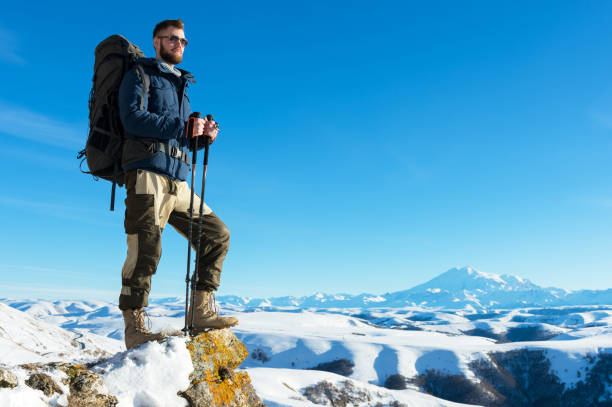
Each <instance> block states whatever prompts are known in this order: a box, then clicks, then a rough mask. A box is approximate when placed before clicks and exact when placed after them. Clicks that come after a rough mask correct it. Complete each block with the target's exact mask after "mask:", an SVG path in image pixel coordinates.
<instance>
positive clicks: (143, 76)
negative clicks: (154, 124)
mask: <svg viewBox="0 0 612 407" xmlns="http://www.w3.org/2000/svg"><path fill="white" fill-rule="evenodd" d="M136 72H137V73H138V76H140V79H141V80H142V84H143V86H142V97H141V98H140V110H144V101H145V98H146V97H148V95H149V88H150V87H151V78H150V77H149V75H147V73H146V72H145V70H144V68H143V67H142V64H136Z"/></svg>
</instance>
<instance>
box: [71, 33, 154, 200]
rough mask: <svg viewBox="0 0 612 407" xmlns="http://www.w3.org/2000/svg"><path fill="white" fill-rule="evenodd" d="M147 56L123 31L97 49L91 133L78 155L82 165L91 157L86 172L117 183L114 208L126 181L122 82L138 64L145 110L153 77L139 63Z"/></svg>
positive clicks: (113, 187) (90, 103)
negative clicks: (120, 103) (122, 165)
mask: <svg viewBox="0 0 612 407" xmlns="http://www.w3.org/2000/svg"><path fill="white" fill-rule="evenodd" d="M143 58H145V55H144V53H143V52H142V51H141V50H140V48H138V47H137V46H136V45H134V44H132V43H131V42H130V41H128V40H127V39H125V38H124V37H122V36H121V35H112V36H110V37H108V38H107V39H105V40H104V41H102V42H101V43H99V44H98V46H97V47H96V51H95V61H94V76H93V86H92V87H91V92H90V94H89V135H88V137H87V143H86V144H85V148H84V149H83V150H81V151H79V153H78V155H77V158H78V159H81V165H82V164H83V161H84V160H85V159H87V166H88V167H89V171H83V169H81V171H82V172H84V173H86V174H91V175H93V176H94V178H96V179H98V178H102V179H105V180H108V181H111V182H112V183H113V186H112V190H111V205H110V210H111V211H112V210H114V208H115V188H116V185H117V184H118V185H119V186H122V185H123V183H124V179H123V178H124V174H123V170H122V168H121V153H122V150H123V141H124V138H125V135H124V132H123V126H122V125H121V120H120V118H119V103H118V97H119V86H120V85H121V80H122V79H123V76H124V75H125V74H126V73H127V72H128V71H129V70H130V69H132V68H136V70H137V71H136V72H137V73H138V75H139V76H140V78H141V80H142V82H143V84H144V86H143V88H142V99H141V102H140V110H144V101H145V97H147V94H148V92H149V87H150V78H149V76H148V75H147V74H146V73H145V71H144V69H143V67H142V65H141V64H140V63H139V61H140V60H141V59H143Z"/></svg>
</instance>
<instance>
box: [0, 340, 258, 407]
mask: <svg viewBox="0 0 612 407" xmlns="http://www.w3.org/2000/svg"><path fill="white" fill-rule="evenodd" d="M153 345H155V346H153ZM158 345H160V344H146V345H143V346H142V347H140V348H139V347H137V348H134V349H132V350H129V351H127V352H122V353H118V354H117V355H115V357H113V358H111V359H109V360H104V361H99V362H94V363H90V364H88V365H87V366H85V365H80V364H76V363H65V362H54V363H46V364H43V363H31V364H25V365H20V366H15V367H13V368H8V369H1V368H0V388H2V387H3V388H9V389H11V388H13V389H15V391H24V390H25V391H30V392H36V393H37V394H38V395H37V396H35V398H36V399H37V400H41V401H43V402H45V403H47V404H48V405H50V406H51V405H53V406H56V405H66V404H65V403H66V400H67V403H68V404H67V407H115V406H116V405H117V404H118V403H119V401H121V403H122V405H123V404H125V405H128V404H129V403H131V401H130V399H128V398H126V395H125V394H122V393H121V390H120V389H119V390H118V388H117V386H116V382H113V379H110V378H109V370H112V369H118V368H119V366H121V367H122V368H125V366H128V365H130V364H133V366H138V365H141V366H142V361H141V360H140V358H142V357H146V355H149V356H156V355H157V353H156V352H158V351H160V350H161V351H165V352H168V353H166V354H165V355H166V356H170V357H171V360H172V361H177V360H178V359H179V358H181V357H182V358H183V359H182V360H183V362H182V364H181V363H179V364H178V365H177V366H181V367H182V369H183V370H182V371H181V372H182V374H184V378H185V380H184V382H183V384H181V385H180V386H185V387H187V388H186V389H184V388H183V389H184V390H183V389H181V387H180V386H179V387H175V388H174V389H175V390H172V391H171V393H170V394H171V395H172V397H174V398H175V401H171V402H170V404H171V405H172V406H175V405H176V406H183V405H184V404H187V405H188V406H189V407H265V405H264V403H263V402H262V401H261V399H260V398H259V397H258V396H257V394H256V392H255V389H254V388H253V385H252V384H251V379H250V378H249V375H248V374H247V372H246V371H241V370H238V369H237V368H238V367H239V366H240V364H242V362H243V361H244V360H245V359H246V357H247V355H248V352H247V350H246V347H245V346H244V344H242V342H240V341H239V340H238V338H237V337H236V336H235V335H234V334H233V333H232V332H231V331H230V330H229V329H222V330H213V331H209V332H206V333H203V334H201V335H199V336H196V337H193V338H189V339H186V340H185V339H178V338H171V339H168V340H166V341H164V342H162V343H161V345H162V346H158ZM165 345H167V346H166V347H165ZM147 346H148V348H146V347H147ZM176 346H178V347H180V349H182V356H179V354H180V353H181V352H179V353H172V352H171V351H168V349H171V348H173V347H174V348H176ZM183 346H186V348H187V350H185V349H184V348H183ZM189 355H190V356H191V362H192V363H191V365H190V364H189ZM192 366H193V371H192V370H191V367H192ZM149 368H152V367H149ZM155 368H160V366H157V365H156V366H155ZM11 370H12V371H11ZM15 372H17V373H18V375H16V374H15ZM122 373H124V374H127V375H130V374H131V373H133V372H131V371H129V370H127V371H125V372H122ZM178 373H179V372H177V374H178ZM155 374H156V372H153V376H155ZM18 376H21V377H24V378H25V379H21V380H22V381H21V382H20V380H18ZM187 376H189V380H188V381H187V380H186V379H187ZM104 380H107V383H106V384H105V382H104ZM114 380H116V378H115V379H114ZM113 384H114V386H113ZM140 386H142V388H137V389H135V390H136V391H135V392H134V393H146V392H149V393H151V392H150V390H151V389H148V388H146V387H147V385H146V384H143V383H140ZM149 386H150V385H149ZM28 388H29V390H26V389H28ZM165 388H166V389H169V388H171V387H165ZM109 389H111V390H110V391H109ZM179 389H180V390H181V391H178V396H180V397H177V393H176V392H177V390H179ZM131 390H134V389H133V388H132V389H131ZM39 391H41V392H42V394H41V393H40V392H39ZM111 391H112V394H110V393H111ZM181 397H182V398H183V399H184V400H183V399H181ZM140 403H141V404H138V405H146V403H145V404H142V400H140ZM155 405H160V404H159V403H158V404H155Z"/></svg>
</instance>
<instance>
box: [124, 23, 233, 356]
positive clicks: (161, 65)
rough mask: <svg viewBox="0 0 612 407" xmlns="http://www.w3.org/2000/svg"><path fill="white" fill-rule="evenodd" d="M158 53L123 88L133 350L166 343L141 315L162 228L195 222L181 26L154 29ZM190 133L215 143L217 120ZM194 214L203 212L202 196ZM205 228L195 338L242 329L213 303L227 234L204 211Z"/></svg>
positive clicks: (182, 228) (128, 341)
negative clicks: (210, 332)
mask: <svg viewBox="0 0 612 407" xmlns="http://www.w3.org/2000/svg"><path fill="white" fill-rule="evenodd" d="M153 46H154V47H155V55H156V58H150V59H145V60H143V61H142V62H141V65H142V66H143V68H144V72H145V73H146V76H148V78H142V77H141V75H140V74H139V71H138V70H137V69H133V70H131V71H129V72H128V73H126V75H125V76H124V78H123V80H122V82H121V87H120V89H119V112H120V117H121V124H122V125H123V129H124V133H125V136H126V141H125V143H124V147H123V156H122V165H123V169H124V171H125V185H126V189H127V198H126V200H125V220H124V226H125V233H126V234H127V258H126V260H125V263H124V265H123V269H122V289H121V295H120V296H119V308H120V309H121V311H122V313H123V319H124V322H125V345H126V347H127V348H128V349H130V348H132V347H134V346H137V345H140V344H142V343H144V342H147V341H151V340H159V339H163V338H165V334H162V333H152V332H150V331H149V330H148V329H147V328H146V326H145V312H144V308H145V307H146V306H148V297H149V292H150V290H151V277H152V276H153V274H154V273H155V271H156V269H157V264H158V262H159V259H160V256H161V234H162V231H163V230H164V227H165V226H166V225H167V224H170V225H171V226H172V227H173V228H174V229H176V230H177V231H178V232H179V233H180V234H181V235H183V236H188V229H189V222H190V211H189V207H190V199H191V190H190V188H189V186H188V184H187V182H186V179H187V175H188V174H189V171H190V169H191V168H190V167H191V161H190V157H189V151H190V150H191V149H192V145H193V144H194V143H192V142H191V141H190V139H189V138H187V137H186V128H187V121H188V120H189V115H190V114H191V107H190V104H189V98H188V97H187V87H188V86H189V85H190V84H192V83H194V82H195V81H194V79H193V76H192V75H191V74H190V73H189V72H187V71H184V70H182V69H178V68H176V66H175V65H177V64H179V63H180V62H182V60H183V52H184V51H185V47H186V46H187V39H186V38H185V32H184V24H183V22H182V21H181V20H165V21H162V22H161V23H159V24H157V25H156V26H155V29H154V30H153ZM147 82H148V83H147ZM147 85H148V86H147ZM143 87H144V89H145V90H146V91H144V92H143ZM143 95H144V97H143ZM193 133H194V136H203V135H204V136H208V137H210V140H211V142H212V141H214V140H215V139H216V138H217V135H218V126H217V124H216V123H215V122H214V121H213V120H207V119H204V118H201V119H196V122H195V124H194V132H193ZM199 144H200V145H203V144H204V143H203V142H202V143H199ZM193 207H194V208H199V207H200V198H199V197H198V196H197V195H196V196H195V197H194V205H193ZM198 216H199V214H198V213H197V212H195V211H194V213H193V222H195V223H196V224H198V223H199V221H200V220H199V218H198ZM201 223H202V232H201V235H200V236H199V238H200V239H201V243H200V251H199V253H196V256H197V257H198V259H197V264H198V270H196V273H197V274H198V278H197V285H196V287H195V288H196V291H195V295H194V298H193V299H192V301H191V307H190V310H189V314H190V315H191V314H193V328H194V333H199V332H202V331H204V330H206V329H211V328H217V329H220V328H227V327H231V326H234V325H236V324H237V323H238V320H237V319H236V318H233V317H221V316H219V314H218V308H217V307H216V304H215V299H214V291H215V290H217V288H218V287H219V283H220V275H221V269H222V265H223V260H224V259H225V256H226V254H227V251H228V248H229V230H228V228H227V227H226V226H225V224H224V223H223V222H222V221H221V220H220V219H219V218H218V217H217V216H216V215H215V214H214V213H213V212H212V210H211V209H210V208H209V207H208V206H207V205H205V204H204V213H203V215H202V222H201ZM197 241H198V233H193V237H192V241H191V245H192V247H195V246H196V242H197Z"/></svg>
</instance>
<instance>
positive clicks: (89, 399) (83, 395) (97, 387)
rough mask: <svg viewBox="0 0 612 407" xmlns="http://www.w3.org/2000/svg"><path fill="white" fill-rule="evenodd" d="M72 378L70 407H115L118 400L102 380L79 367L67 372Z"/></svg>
mask: <svg viewBox="0 0 612 407" xmlns="http://www.w3.org/2000/svg"><path fill="white" fill-rule="evenodd" d="M65 372H66V374H68V377H69V378H70V381H69V385H70V394H69V395H68V407H114V406H116V405H117V403H118V401H117V398H116V397H114V396H110V395H109V394H108V390H107V389H106V386H105V385H104V382H103V381H102V378H101V377H100V376H99V375H97V374H96V373H93V372H92V371H90V370H87V369H84V368H82V367H81V366H79V365H74V366H73V367H72V368H70V369H67V370H65Z"/></svg>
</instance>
